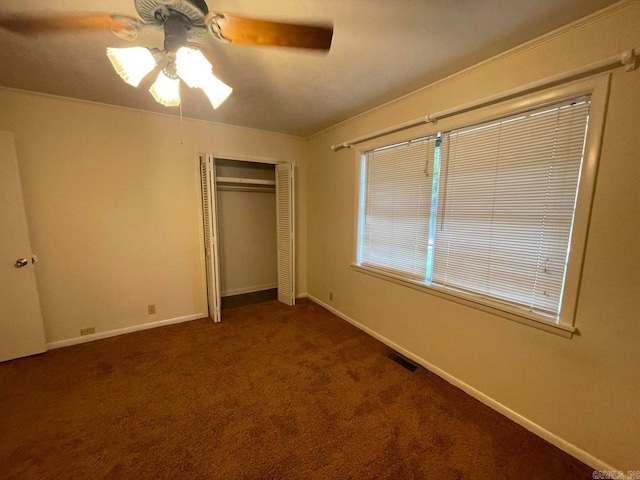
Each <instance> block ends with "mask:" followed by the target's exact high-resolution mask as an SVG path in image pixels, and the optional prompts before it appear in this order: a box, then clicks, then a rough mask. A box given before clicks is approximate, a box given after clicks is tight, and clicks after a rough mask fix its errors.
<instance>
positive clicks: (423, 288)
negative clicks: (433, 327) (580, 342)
mask: <svg viewBox="0 0 640 480" xmlns="http://www.w3.org/2000/svg"><path fill="white" fill-rule="evenodd" d="M351 268H352V269H353V270H355V271H356V272H360V273H365V274H367V275H371V276H373V277H376V278H380V279H382V280H387V281H390V282H393V283H397V284H398V285H403V286H406V287H409V288H412V289H414V290H418V291H420V292H425V293H428V294H430V295H435V296H436V297H440V298H444V299H446V300H451V301H453V302H456V303H460V304H462V305H465V306H467V307H471V308H475V309H477V310H482V311H483V312H488V313H492V314H494V315H498V316H500V317H503V318H506V319H508V320H512V321H514V322H518V323H522V324H524V325H528V326H530V327H533V328H537V329H539V330H544V331H545V332H549V333H553V334H555V335H559V336H561V337H565V338H571V337H572V336H573V335H574V334H575V333H576V332H577V329H576V328H575V327H573V326H569V325H562V324H559V323H554V322H552V321H551V320H548V319H546V318H544V317H542V316H541V315H536V314H534V313H530V314H528V315H527V313H526V312H523V311H522V310H520V309H518V308H517V307H509V306H508V305H501V304H497V302H496V304H493V305H492V304H490V303H489V301H486V302H487V303H484V302H483V303H481V302H479V301H478V300H477V299H476V298H474V297H470V296H466V295H464V294H463V293H457V292H454V291H450V290H446V289H444V288H439V287H435V286H427V285H425V284H423V283H420V282H415V281H411V280H409V279H406V278H403V277H400V276H396V275H393V274H391V273H387V272H381V271H378V270H376V269H373V268H370V267H363V266H361V265H356V264H352V265H351Z"/></svg>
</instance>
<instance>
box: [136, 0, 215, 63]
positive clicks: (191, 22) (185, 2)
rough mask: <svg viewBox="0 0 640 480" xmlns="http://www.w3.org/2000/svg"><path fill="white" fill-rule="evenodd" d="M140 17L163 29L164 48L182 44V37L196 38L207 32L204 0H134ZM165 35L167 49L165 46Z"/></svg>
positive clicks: (207, 10) (183, 42)
mask: <svg viewBox="0 0 640 480" xmlns="http://www.w3.org/2000/svg"><path fill="white" fill-rule="evenodd" d="M134 3H135V7H136V10H137V11H138V15H140V18H142V20H144V22H145V23H148V24H156V25H158V26H160V27H164V29H165V50H167V51H172V50H173V47H175V46H176V45H177V47H178V48H179V47H180V46H182V45H184V44H185V43H186V41H185V40H184V39H183V38H182V37H183V35H184V36H185V37H184V38H189V39H191V38H197V37H199V36H201V35H203V34H205V33H207V27H206V26H205V22H204V17H205V15H206V14H207V13H209V9H208V8H207V4H206V3H205V2H204V0H134ZM167 37H172V38H170V39H169V40H168V43H169V47H170V48H169V49H168V48H167ZM180 42H181V43H180Z"/></svg>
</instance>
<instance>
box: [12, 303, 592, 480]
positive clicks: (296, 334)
mask: <svg viewBox="0 0 640 480" xmlns="http://www.w3.org/2000/svg"><path fill="white" fill-rule="evenodd" d="M387 351H388V348H387V347H386V346H384V345H383V344H381V343H379V342H378V341H376V340H375V339H373V338H371V337H369V336H367V335H365V334H364V333H362V332H360V331H359V330H357V329H355V328H354V327H352V326H351V325H349V324H348V323H346V322H344V321H342V320H340V319H338V318H337V317H335V316H333V315H332V314H330V313H329V312H327V311H326V310H324V309H322V308H321V307H319V306H317V305H315V304H313V303H311V302H310V301H307V300H302V301H300V302H299V303H298V305H297V306H295V307H287V306H285V305H283V304H280V303H278V302H277V301H271V302H267V303H261V304H256V305H249V306H245V307H239V308H235V309H231V310H228V311H227V312H225V318H224V321H223V323H222V324H217V325H216V324H214V323H212V322H211V321H209V320H196V321H193V322H188V323H183V324H179V325H172V326H167V327H163V328H158V329H154V330H147V331H144V332H138V333H133V334H129V335H125V336H121V337H115V338H109V339H105V340H100V341H96V342H92V343H87V344H83V345H77V346H73V347H68V348H63V349H59V350H54V351H51V352H48V353H46V354H42V355H39V356H35V357H30V358H25V359H21V360H16V361H12V362H7V363H4V364H0V415H1V422H0V429H1V433H0V477H2V478H5V479H101V478H105V479H106V478H108V479H119V478H127V479H136V480H140V479H147V478H154V479H156V478H157V479H178V478H187V479H211V478H223V479H233V478H243V479H283V478H300V479H307V478H323V479H324V478H331V479H333V478H337V479H341V478H354V479H355V478H366V479H369V478H380V479H383V478H388V479H410V478H420V479H445V480H446V479H461V478H469V479H502V478H509V479H545V480H550V479H572V478H580V479H586V478H591V475H592V470H591V469H590V468H589V467H587V466H586V465H584V464H582V463H580V462H579V461H577V460H575V459H574V458H572V457H570V456H569V455H567V454H565V453H563V452H561V451H560V450H558V449H556V448H555V447H553V446H552V445H550V444H548V443H546V442H545V441H543V440H541V439H540V438H538V437H536V436H535V435H533V434H531V433H529V432H527V431H526V430H524V429H523V428H521V427H520V426H518V425H516V424H515V423H513V422H511V421H510V420H508V419H507V418H505V417H503V416H501V415H500V414H498V413H496V412H494V411H493V410H491V409H490V408H488V407H486V406H484V405H482V404H481V403H479V402H478V401H476V400H474V399H473V398H471V397H469V396H468V395H466V394H465V393H463V392H462V391H460V390H459V389H457V388H455V387H453V386H451V385H449V384H448V383H446V382H445V381H444V380H442V379H440V378H439V377H437V376H436V375H433V374H431V373H430V372H428V371H425V370H419V371H418V372H416V373H410V372H409V371H407V370H405V369H404V368H402V367H400V366H399V365H397V364H396V363H394V362H393V361H391V360H389V359H388V358H386V357H385V356H384V353H386V352H387Z"/></svg>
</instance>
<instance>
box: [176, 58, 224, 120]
mask: <svg viewBox="0 0 640 480" xmlns="http://www.w3.org/2000/svg"><path fill="white" fill-rule="evenodd" d="M176 69H177V71H178V75H179V76H180V78H181V79H182V80H183V81H184V83H186V84H187V85H189V87H191V88H201V89H202V90H203V91H204V93H205V94H206V95H207V98H208V99H209V101H210V102H211V105H212V106H213V108H214V109H215V108H218V107H219V106H220V104H221V103H222V102H224V101H225V100H226V99H227V97H228V96H229V95H231V92H232V91H233V89H232V88H231V87H230V86H229V85H227V84H225V83H224V82H222V81H221V80H220V79H218V78H217V77H216V76H215V75H214V74H213V72H212V71H211V64H210V63H209V61H208V60H207V59H206V58H205V56H204V55H203V54H202V52H201V51H200V50H197V49H195V48H189V47H182V48H181V49H179V50H178V52H177V53H176Z"/></svg>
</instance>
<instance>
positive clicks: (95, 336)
mask: <svg viewBox="0 0 640 480" xmlns="http://www.w3.org/2000/svg"><path fill="white" fill-rule="evenodd" d="M206 316H207V315H206V314H204V313H193V314H191V315H185V316H184V317H176V318H169V319H167V320H159V321H157V322H151V323H143V324H141V325H133V326H131V327H125V328H118V329H116V330H109V331H107V332H100V333H92V334H91V335H84V336H82V337H75V338H68V339H67V340H59V341H57V342H51V343H47V350H54V349H56V348H62V347H69V346H71V345H78V344H80V343H87V342H93V341H94V340H102V339H103V338H109V337H116V336H118V335H124V334H127V333H133V332H139V331H141V330H149V329H151V328H157V327H164V326H166V325H173V324H175V323H183V322H189V321H191V320H197V319H198V318H204V317H206Z"/></svg>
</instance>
